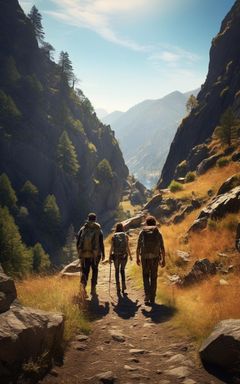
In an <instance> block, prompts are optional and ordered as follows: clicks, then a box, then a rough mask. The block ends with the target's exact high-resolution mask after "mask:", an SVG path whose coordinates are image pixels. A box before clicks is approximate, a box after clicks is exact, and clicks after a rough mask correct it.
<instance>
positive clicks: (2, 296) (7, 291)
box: [0, 270, 17, 313]
mask: <svg viewBox="0 0 240 384" xmlns="http://www.w3.org/2000/svg"><path fill="white" fill-rule="evenodd" d="M16 298H17V291H16V287H15V284H14V281H13V279H12V278H11V277H9V276H7V275H5V273H3V271H1V270H0V313H3V312H5V311H7V310H8V309H9V308H10V305H11V304H12V302H13V301H14V300H15V299H16Z"/></svg>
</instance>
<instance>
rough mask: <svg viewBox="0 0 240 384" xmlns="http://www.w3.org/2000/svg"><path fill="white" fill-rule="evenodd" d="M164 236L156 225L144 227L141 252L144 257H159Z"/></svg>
mask: <svg viewBox="0 0 240 384" xmlns="http://www.w3.org/2000/svg"><path fill="white" fill-rule="evenodd" d="M161 244H162V236H161V234H160V232H159V230H158V228H157V227H155V226H151V227H150V226H148V227H145V228H143V230H142V233H141V244H140V253H141V256H142V257H143V258H144V259H147V258H149V259H151V258H155V257H159V255H160V248H161Z"/></svg>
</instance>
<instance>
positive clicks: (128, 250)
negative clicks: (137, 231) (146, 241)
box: [127, 236, 133, 261]
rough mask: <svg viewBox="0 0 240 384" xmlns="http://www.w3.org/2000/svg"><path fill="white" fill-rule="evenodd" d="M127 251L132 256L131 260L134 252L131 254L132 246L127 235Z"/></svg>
mask: <svg viewBox="0 0 240 384" xmlns="http://www.w3.org/2000/svg"><path fill="white" fill-rule="evenodd" d="M127 252H128V255H129V257H130V260H131V261H132V259H133V258H132V254H131V250H130V247H129V238H128V236H127Z"/></svg>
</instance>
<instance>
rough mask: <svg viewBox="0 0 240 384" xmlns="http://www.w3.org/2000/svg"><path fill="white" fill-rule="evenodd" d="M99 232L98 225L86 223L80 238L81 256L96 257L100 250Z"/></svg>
mask: <svg viewBox="0 0 240 384" xmlns="http://www.w3.org/2000/svg"><path fill="white" fill-rule="evenodd" d="M99 232H100V229H99V227H98V226H97V225H88V224H85V225H84V227H83V228H82V231H81V237H80V240H79V256H81V257H96V256H97V253H98V250H99Z"/></svg>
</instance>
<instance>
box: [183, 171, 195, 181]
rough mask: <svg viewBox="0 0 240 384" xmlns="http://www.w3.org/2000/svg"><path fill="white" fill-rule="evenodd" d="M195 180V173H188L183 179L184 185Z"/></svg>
mask: <svg viewBox="0 0 240 384" xmlns="http://www.w3.org/2000/svg"><path fill="white" fill-rule="evenodd" d="M195 178H196V173H195V172H188V173H187V174H186V177H185V181H186V183H191V181H194V180H195Z"/></svg>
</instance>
